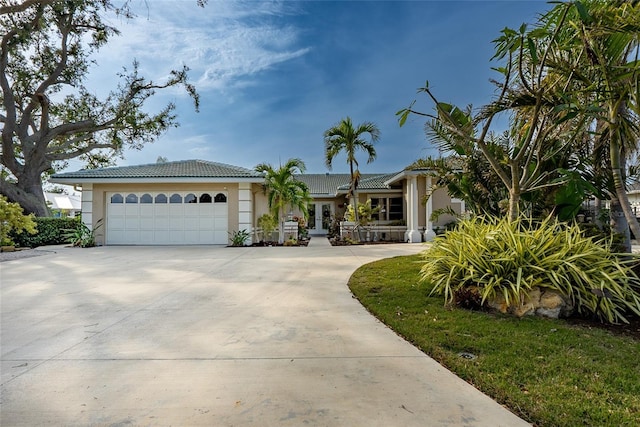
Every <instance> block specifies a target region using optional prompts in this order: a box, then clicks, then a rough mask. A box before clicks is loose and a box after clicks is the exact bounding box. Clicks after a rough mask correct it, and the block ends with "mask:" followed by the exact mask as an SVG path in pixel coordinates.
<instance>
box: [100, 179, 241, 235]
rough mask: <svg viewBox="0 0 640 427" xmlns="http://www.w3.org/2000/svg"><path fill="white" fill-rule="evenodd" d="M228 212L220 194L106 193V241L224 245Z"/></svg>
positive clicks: (225, 202)
mask: <svg viewBox="0 0 640 427" xmlns="http://www.w3.org/2000/svg"><path fill="white" fill-rule="evenodd" d="M228 215H229V209H228V205H227V195H226V194H223V193H206V192H202V191H199V192H196V191H191V192H189V191H184V192H151V191H149V192H135V193H108V194H107V224H106V228H107V230H106V232H107V235H106V244H108V245H211V244H227V243H228V240H229V238H228V234H227V231H228V230H227V228H228Z"/></svg>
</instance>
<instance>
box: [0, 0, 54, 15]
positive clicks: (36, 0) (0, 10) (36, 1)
mask: <svg viewBox="0 0 640 427" xmlns="http://www.w3.org/2000/svg"><path fill="white" fill-rule="evenodd" d="M54 1H55V0H24V1H23V2H22V3H18V4H10V5H8V6H0V15H6V14H8V13H20V12H24V11H25V10H27V9H29V8H30V7H31V6H36V5H40V6H46V5H48V4H51V3H53V2H54Z"/></svg>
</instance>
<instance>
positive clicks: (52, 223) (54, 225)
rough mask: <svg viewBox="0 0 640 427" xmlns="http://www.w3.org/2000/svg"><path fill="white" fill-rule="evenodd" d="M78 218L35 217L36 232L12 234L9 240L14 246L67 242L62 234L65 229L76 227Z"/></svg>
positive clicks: (33, 246)
mask: <svg viewBox="0 0 640 427" xmlns="http://www.w3.org/2000/svg"><path fill="white" fill-rule="evenodd" d="M79 219H80V218H79V217H78V218H47V217H41V218H40V217H37V218H35V221H36V224H37V226H38V232H37V233H36V234H29V233H21V234H12V235H11V240H13V241H14V242H15V243H16V246H21V247H29V248H35V247H38V246H45V245H61V244H64V243H68V242H67V240H66V239H65V238H63V237H62V236H63V235H64V233H65V232H64V230H65V229H75V228H77V227H78V221H79Z"/></svg>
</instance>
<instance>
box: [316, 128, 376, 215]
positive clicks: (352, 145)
mask: <svg viewBox="0 0 640 427" xmlns="http://www.w3.org/2000/svg"><path fill="white" fill-rule="evenodd" d="M366 135H368V136H369V138H368V139H367V138H366V137H365V136H366ZM379 139H380V130H379V129H378V126H376V125H375V124H374V123H372V122H364V123H361V124H359V125H357V126H355V127H354V125H353V122H352V121H351V118H350V117H346V118H344V119H342V120H341V121H340V123H338V124H336V125H335V126H333V127H331V128H329V129H327V130H326V131H325V132H324V147H325V148H324V149H325V164H326V166H327V168H328V169H329V170H331V169H332V167H333V160H334V159H335V158H336V156H338V155H339V154H340V153H344V154H345V155H346V158H347V163H348V164H349V172H350V174H351V184H350V189H349V197H350V201H351V204H352V205H353V211H354V213H355V216H356V222H358V220H359V218H358V194H357V190H358V181H359V180H360V170H359V169H358V160H357V158H356V152H357V151H364V152H365V153H366V154H367V163H371V162H373V161H374V160H375V159H376V149H375V147H374V144H375V143H376V142H378V140H379Z"/></svg>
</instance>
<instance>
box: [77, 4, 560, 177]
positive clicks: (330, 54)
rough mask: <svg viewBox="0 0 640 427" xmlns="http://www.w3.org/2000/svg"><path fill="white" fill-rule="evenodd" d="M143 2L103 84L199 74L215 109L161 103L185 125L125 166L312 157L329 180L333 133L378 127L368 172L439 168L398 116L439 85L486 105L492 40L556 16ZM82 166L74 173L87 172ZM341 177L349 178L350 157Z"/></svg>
mask: <svg viewBox="0 0 640 427" xmlns="http://www.w3.org/2000/svg"><path fill="white" fill-rule="evenodd" d="M195 3H196V1H195V0H180V1H176V0H173V1H159V0H147V1H146V4H145V2H144V1H142V0H134V2H133V4H134V6H136V8H137V12H138V17H137V18H136V19H135V20H133V21H130V22H124V21H122V20H120V19H119V18H115V17H114V18H111V23H112V24H113V25H115V26H117V27H118V28H119V29H120V30H121V33H122V34H121V36H120V37H117V38H114V39H113V40H112V42H111V43H109V45H107V46H106V47H105V48H104V49H103V50H102V51H101V52H100V53H99V54H98V55H97V56H96V58H95V59H96V61H97V63H98V66H97V67H95V68H94V69H93V70H92V71H91V75H90V82H89V84H90V85H91V86H92V87H93V88H94V90H95V91H96V92H97V93H106V92H107V91H108V89H110V88H113V87H115V85H116V84H117V79H116V77H115V75H116V73H117V72H118V71H120V70H121V68H122V67H123V66H129V65H130V64H131V62H132V60H133V59H134V58H135V59H137V60H138V61H139V62H140V67H141V71H142V72H143V73H144V74H145V75H146V76H148V77H150V78H153V79H154V80H162V79H163V77H164V76H166V73H167V72H168V71H169V70H170V69H171V68H177V67H181V66H182V64H186V65H188V66H189V67H190V68H191V72H190V78H191V80H192V82H193V83H195V85H196V87H197V89H198V91H199V93H200V95H201V109H200V112H199V113H196V112H194V110H193V107H192V104H191V103H190V100H189V99H188V98H187V97H186V96H185V95H184V94H182V93H181V92H179V91H173V90H172V91H170V92H166V93H159V94H158V95H157V96H156V97H155V98H154V99H153V102H151V103H150V104H149V106H148V108H149V109H150V110H154V109H158V108H160V107H161V106H162V105H163V104H166V103H167V102H169V101H173V102H175V103H176V105H177V111H176V112H177V114H178V121H179V122H180V124H181V126H180V127H179V128H177V129H172V130H171V131H169V132H168V133H167V134H165V135H163V136H162V137H161V138H160V139H159V140H158V141H157V142H155V143H153V144H151V145H147V146H145V148H144V149H142V150H141V151H127V152H126V153H125V159H123V160H119V161H118V164H119V165H131V164H142V163H153V162H155V161H156V159H157V157H158V156H164V157H167V158H168V159H169V160H170V161H173V160H186V159H203V160H211V161H217V162H222V163H229V164H233V165H238V166H244V167H247V168H253V167H254V166H255V165H256V164H258V163H261V162H268V163H272V164H273V165H278V164H279V163H280V162H281V161H282V162H284V161H285V160H287V159H288V158H290V157H299V158H301V159H302V160H303V161H304V162H305V163H306V165H307V171H308V172H312V173H323V172H326V171H327V169H326V167H325V166H324V152H323V148H324V146H323V136H322V135H323V132H324V131H325V130H326V129H328V128H329V127H331V126H333V125H334V124H336V123H338V122H339V121H340V120H341V119H342V118H344V117H346V116H350V117H351V118H352V119H353V121H354V122H355V123H360V122H363V121H371V122H374V123H375V124H377V126H378V127H379V128H380V131H381V138H380V141H379V143H378V144H377V145H376V149H377V153H378V158H377V160H376V161H375V162H374V163H372V164H370V165H367V164H366V159H365V157H364V155H360V156H359V158H360V159H362V160H361V162H360V163H361V167H360V169H361V171H363V172H365V173H369V172H393V171H397V170H401V169H402V168H404V167H405V166H407V165H408V164H410V163H412V162H413V161H415V160H416V159H418V158H421V157H425V156H429V155H432V156H435V155H437V154H438V153H437V151H436V150H434V149H433V148H430V146H429V143H428V141H427V139H426V137H425V134H424V120H423V119H421V118H419V117H413V118H410V119H409V120H408V121H407V123H406V124H405V126H404V127H402V128H400V127H399V126H398V122H397V117H396V116H395V112H396V111H398V110H400V109H401V108H404V107H406V106H408V105H409V103H410V102H411V101H412V100H413V99H416V98H417V99H418V103H417V104H416V106H417V108H419V109H421V110H423V111H430V110H432V108H433V107H432V105H431V104H430V103H429V102H428V100H427V99H426V98H425V96H424V95H418V94H417V93H416V89H417V88H418V87H420V86H422V85H423V84H424V82H425V81H426V80H429V82H430V87H431V88H432V89H433V90H434V92H435V93H436V94H437V95H438V96H439V97H440V98H441V99H442V100H443V101H447V102H453V103H456V104H459V105H461V106H465V105H467V104H473V105H474V106H480V105H481V104H483V103H486V102H488V101H489V100H490V98H491V96H492V94H493V92H494V88H493V86H492V85H491V83H490V82H489V79H490V78H492V77H497V75H496V73H495V72H493V71H491V69H490V67H491V66H492V65H494V66H495V64H492V63H491V62H490V61H489V60H490V58H491V56H492V54H493V45H492V43H491V41H492V40H493V39H495V38H496V37H498V36H499V32H500V30H501V29H502V28H504V27H505V26H509V27H512V28H517V27H519V26H520V24H522V23H523V22H528V23H532V22H534V21H535V17H536V16H537V15H538V14H540V13H542V12H544V11H546V10H548V9H549V8H550V6H549V5H548V4H547V3H546V2H544V1H515V0H514V1H455V0H453V1H280V2H265V1H249V2H247V1H243V2H231V1H215V0H210V1H209V4H208V5H207V6H206V7H205V8H204V9H202V8H199V7H197V6H196V4H195ZM80 166H81V165H80V164H79V163H76V162H72V163H71V164H70V167H69V169H78V168H80ZM333 171H334V172H347V171H348V167H347V164H346V160H345V158H344V157H338V158H336V159H335V161H334V167H333Z"/></svg>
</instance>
